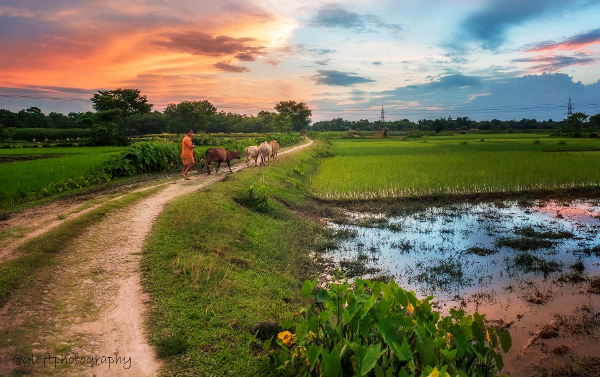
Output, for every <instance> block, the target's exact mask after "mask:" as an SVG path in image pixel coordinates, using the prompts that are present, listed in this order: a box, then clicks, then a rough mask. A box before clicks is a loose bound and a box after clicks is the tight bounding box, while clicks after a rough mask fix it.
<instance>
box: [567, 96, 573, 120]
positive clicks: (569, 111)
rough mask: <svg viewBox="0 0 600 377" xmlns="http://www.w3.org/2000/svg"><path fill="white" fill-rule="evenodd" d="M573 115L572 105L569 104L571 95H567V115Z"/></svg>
mask: <svg viewBox="0 0 600 377" xmlns="http://www.w3.org/2000/svg"><path fill="white" fill-rule="evenodd" d="M571 115H573V105H571V97H569V106H568V107H567V116H571Z"/></svg>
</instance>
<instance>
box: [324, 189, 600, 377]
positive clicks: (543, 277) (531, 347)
mask: <svg viewBox="0 0 600 377" xmlns="http://www.w3.org/2000/svg"><path fill="white" fill-rule="evenodd" d="M348 215H349V218H350V219H351V223H352V224H354V225H338V224H331V227H332V228H334V229H335V230H336V231H337V233H338V235H340V237H341V238H342V241H340V242H339V245H338V247H337V248H336V249H334V250H330V252H329V256H330V257H331V258H332V260H333V261H334V262H335V265H336V266H337V267H338V268H339V269H340V270H342V271H343V272H344V273H345V274H346V275H347V276H349V277H364V278H373V277H377V276H379V277H381V276H387V277H393V278H394V279H395V280H396V282H398V283H399V284H400V285H401V286H403V287H404V288H406V289H410V290H414V291H415V292H416V293H417V295H418V296H420V297H425V296H427V295H433V296H434V297H435V299H434V301H435V302H436V305H437V308H438V309H439V310H440V311H442V312H444V313H447V312H448V311H449V309H450V308H451V307H455V308H463V309H465V310H466V311H467V312H471V313H472V312H474V311H479V312H480V313H486V314H487V318H488V319H490V320H495V321H498V320H502V321H503V322H504V323H512V324H511V325H510V327H509V329H510V331H511V335H512V337H513V348H512V349H511V351H510V353H509V354H508V355H507V357H505V364H506V370H505V372H509V373H510V375H513V376H521V375H528V374H529V373H530V367H531V365H536V364H537V365H539V364H542V365H548V363H549V361H552V362H556V361H560V359H561V358H564V359H565V360H568V359H569V358H570V357H581V356H600V347H598V346H597V344H598V340H597V337H598V335H599V334H600V332H599V331H598V327H599V326H600V295H598V294H594V293H590V292H588V290H589V289H590V280H591V279H593V278H594V277H598V276H600V232H599V230H600V216H599V215H600V201H595V200H580V201H573V202H569V203H556V202H531V203H520V205H519V203H516V202H502V203H480V204H461V205H453V206H447V207H434V208H428V209H425V210H422V211H419V212H416V213H412V214H410V215H405V216H400V217H395V218H386V217H385V216H382V215H378V214H357V213H351V214H348ZM595 247H596V249H594V248H595ZM556 324H558V326H559V331H558V336H557V337H552V338H550V339H541V338H538V337H536V335H535V334H536V333H538V332H539V331H540V330H541V329H543V328H544V327H545V326H554V325H556ZM582 329H586V330H582ZM559 346H567V347H568V352H566V353H564V352H563V353H562V354H561V355H556V353H557V352H554V353H553V350H554V351H556V350H557V349H558V348H557V347H559ZM560 349H561V350H563V351H564V350H565V348H564V347H563V348H560Z"/></svg>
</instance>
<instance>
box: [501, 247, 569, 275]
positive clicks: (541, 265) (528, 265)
mask: <svg viewBox="0 0 600 377" xmlns="http://www.w3.org/2000/svg"><path fill="white" fill-rule="evenodd" d="M562 267H563V264H562V263H561V262H556V261H552V260H551V261H548V260H546V259H543V258H540V257H538V256H535V255H533V254H531V253H529V252H521V253H518V254H517V256H515V257H514V258H513V260H512V262H509V265H508V269H509V271H510V270H517V271H520V272H523V273H529V272H533V273H541V274H543V275H544V277H548V275H550V274H551V273H553V272H560V271H562Z"/></svg>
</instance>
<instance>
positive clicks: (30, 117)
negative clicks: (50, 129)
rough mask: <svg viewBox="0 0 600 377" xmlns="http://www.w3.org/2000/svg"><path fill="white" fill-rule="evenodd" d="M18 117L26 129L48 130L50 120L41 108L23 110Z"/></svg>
mask: <svg viewBox="0 0 600 377" xmlns="http://www.w3.org/2000/svg"><path fill="white" fill-rule="evenodd" d="M17 116H18V118H19V120H20V121H21V123H22V124H23V126H24V127H28V128H46V127H47V126H48V120H47V119H46V115H45V114H44V113H43V112H42V110H41V109H40V108H39V107H35V106H32V107H30V108H28V109H24V110H21V111H19V112H18V113H17Z"/></svg>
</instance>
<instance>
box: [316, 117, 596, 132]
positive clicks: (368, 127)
mask: <svg viewBox="0 0 600 377" xmlns="http://www.w3.org/2000/svg"><path fill="white" fill-rule="evenodd" d="M383 128H387V130H389V131H400V132H409V131H434V132H438V133H439V132H442V131H445V130H448V131H468V130H482V131H506V130H555V131H563V132H566V133H571V134H573V135H574V136H583V133H585V132H586V131H587V132H591V131H595V132H600V114H596V115H592V116H588V115H586V114H584V113H575V114H572V115H570V116H569V117H568V118H567V119H564V120H560V121H554V120H552V119H548V120H544V121H538V120H536V119H526V118H523V119H521V120H499V119H492V120H483V121H474V120H471V119H470V118H469V117H457V118H452V117H451V116H449V117H448V118H438V119H421V120H419V121H417V122H412V121H410V120H408V119H403V120H394V121H387V122H385V123H382V122H381V121H374V122H371V121H369V120H367V119H361V120H345V119H342V118H336V119H332V120H326V121H319V122H315V123H314V124H313V125H312V126H311V130H313V131H348V130H355V131H378V130H381V129H383Z"/></svg>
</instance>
